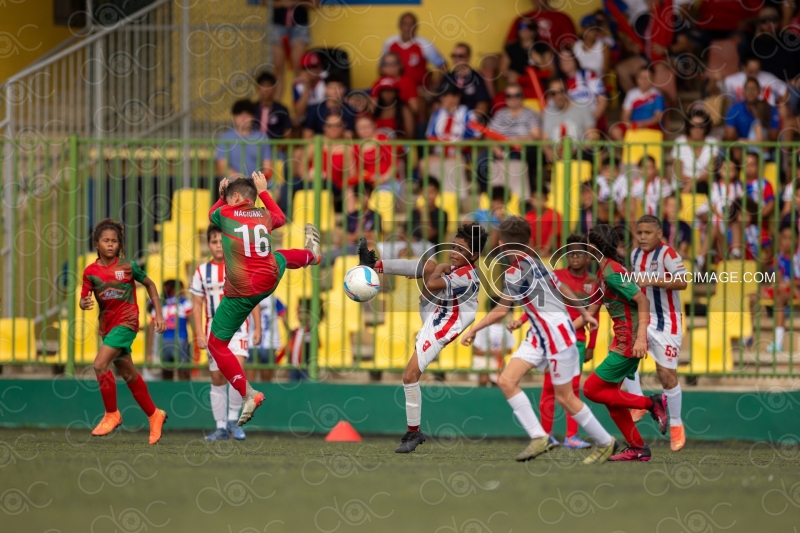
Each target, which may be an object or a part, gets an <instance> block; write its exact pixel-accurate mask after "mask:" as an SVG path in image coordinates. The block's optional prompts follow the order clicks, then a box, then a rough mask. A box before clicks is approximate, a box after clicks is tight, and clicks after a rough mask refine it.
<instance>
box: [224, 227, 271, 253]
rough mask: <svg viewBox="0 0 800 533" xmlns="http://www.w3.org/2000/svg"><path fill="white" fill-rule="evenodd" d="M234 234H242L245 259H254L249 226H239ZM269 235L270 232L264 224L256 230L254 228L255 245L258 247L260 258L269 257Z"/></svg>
mask: <svg viewBox="0 0 800 533" xmlns="http://www.w3.org/2000/svg"><path fill="white" fill-rule="evenodd" d="M233 232H234V233H241V234H242V244H243V245H244V255H245V257H252V256H253V255H252V253H251V252H250V232H249V231H248V227H247V226H239V227H238V228H236V229H235V230H233ZM268 235H269V231H268V230H267V227H266V226H265V225H264V224H258V225H257V226H256V227H255V228H253V237H254V238H255V241H256V242H255V245H256V255H258V256H259V257H267V256H268V255H269V239H268V238H267V236H268Z"/></svg>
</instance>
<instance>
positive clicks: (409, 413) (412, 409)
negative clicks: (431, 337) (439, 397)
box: [395, 351, 425, 453]
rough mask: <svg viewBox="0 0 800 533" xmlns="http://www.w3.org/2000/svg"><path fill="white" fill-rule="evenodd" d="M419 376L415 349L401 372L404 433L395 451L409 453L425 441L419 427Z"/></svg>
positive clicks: (420, 419) (420, 394)
mask: <svg viewBox="0 0 800 533" xmlns="http://www.w3.org/2000/svg"><path fill="white" fill-rule="evenodd" d="M420 377H422V371H421V370H420V369H419V362H418V359H417V353H416V351H415V352H414V355H412V356H411V360H410V361H409V362H408V365H407V366H406V371H405V373H404V374H403V392H405V396H406V434H405V435H403V438H402V439H400V446H398V447H397V449H396V450H395V453H411V452H413V451H414V450H415V449H416V448H417V446H419V445H420V444H422V443H423V442H425V435H423V434H422V431H420V429H419V426H420V423H421V421H422V390H421V389H420V387H419V378H420Z"/></svg>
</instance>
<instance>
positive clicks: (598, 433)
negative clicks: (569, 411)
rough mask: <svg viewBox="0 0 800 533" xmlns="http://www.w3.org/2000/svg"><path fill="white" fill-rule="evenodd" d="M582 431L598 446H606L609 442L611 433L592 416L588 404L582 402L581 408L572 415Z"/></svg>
mask: <svg viewBox="0 0 800 533" xmlns="http://www.w3.org/2000/svg"><path fill="white" fill-rule="evenodd" d="M572 418H573V419H575V422H577V423H578V424H579V425H580V426H581V427H582V428H583V430H584V431H586V433H587V434H588V435H589V436H590V437H591V438H592V439H593V440H594V442H595V444H597V445H598V446H608V445H609V444H611V435H610V434H609V433H608V431H606V430H605V428H604V427H603V425H602V424H601V423H600V422H599V421H598V420H597V419H596V418H595V417H594V414H593V413H592V410H591V409H589V406H588V405H586V404H583V409H581V410H580V411H578V412H577V413H576V414H574V415H572Z"/></svg>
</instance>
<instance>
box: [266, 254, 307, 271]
mask: <svg viewBox="0 0 800 533" xmlns="http://www.w3.org/2000/svg"><path fill="white" fill-rule="evenodd" d="M275 253H276V254H281V255H282V256H283V257H284V258H285V259H286V268H288V269H290V270H294V269H297V268H305V267H307V266H308V265H313V264H314V254H312V253H311V252H309V251H308V250H299V249H291V250H277V251H276V252H275Z"/></svg>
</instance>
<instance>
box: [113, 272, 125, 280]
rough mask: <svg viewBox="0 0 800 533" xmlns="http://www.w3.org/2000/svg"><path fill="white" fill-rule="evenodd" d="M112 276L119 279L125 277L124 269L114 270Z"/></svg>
mask: <svg viewBox="0 0 800 533" xmlns="http://www.w3.org/2000/svg"><path fill="white" fill-rule="evenodd" d="M114 276H115V277H116V278H117V279H118V280H119V281H122V280H123V279H125V271H124V270H115V271H114Z"/></svg>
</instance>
